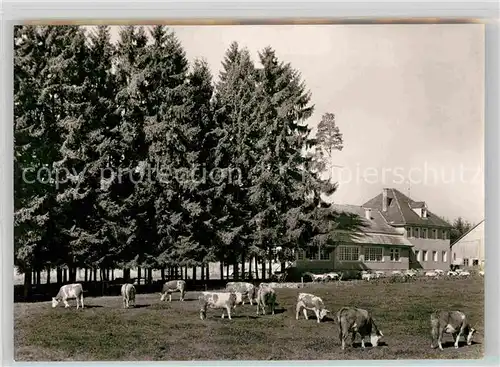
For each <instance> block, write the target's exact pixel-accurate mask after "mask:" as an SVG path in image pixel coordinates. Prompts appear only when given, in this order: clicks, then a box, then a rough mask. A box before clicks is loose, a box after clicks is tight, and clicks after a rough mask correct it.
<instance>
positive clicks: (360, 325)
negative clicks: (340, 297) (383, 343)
mask: <svg viewBox="0 0 500 367" xmlns="http://www.w3.org/2000/svg"><path fill="white" fill-rule="evenodd" d="M337 321H338V323H339V331H340V333H339V338H340V341H341V342H342V349H345V344H346V340H347V337H348V336H349V334H351V345H352V344H353V343H354V340H355V339H356V333H359V335H361V347H362V348H364V347H365V337H367V336H369V337H370V342H371V344H372V346H373V347H376V346H378V342H379V340H380V338H381V337H383V336H384V334H382V331H380V330H379V329H378V328H377V326H376V325H375V322H374V321H373V319H372V317H371V315H370V313H369V312H368V311H366V310H363V309H361V308H352V307H342V308H341V309H340V310H339V311H338V312H337Z"/></svg>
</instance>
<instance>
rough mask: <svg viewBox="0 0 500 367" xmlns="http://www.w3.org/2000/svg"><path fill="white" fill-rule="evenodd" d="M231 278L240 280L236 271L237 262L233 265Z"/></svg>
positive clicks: (238, 271)
mask: <svg viewBox="0 0 500 367" xmlns="http://www.w3.org/2000/svg"><path fill="white" fill-rule="evenodd" d="M233 278H234V279H240V270H239V269H238V261H235V262H234V263H233Z"/></svg>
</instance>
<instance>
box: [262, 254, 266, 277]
mask: <svg viewBox="0 0 500 367" xmlns="http://www.w3.org/2000/svg"><path fill="white" fill-rule="evenodd" d="M264 279H266V258H265V257H264V258H263V259H262V280H264Z"/></svg>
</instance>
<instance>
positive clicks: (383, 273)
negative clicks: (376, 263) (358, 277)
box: [375, 270, 385, 278]
mask: <svg viewBox="0 0 500 367" xmlns="http://www.w3.org/2000/svg"><path fill="white" fill-rule="evenodd" d="M375 276H376V277H377V278H381V277H384V276H385V272H383V271H381V270H377V271H376V272H375Z"/></svg>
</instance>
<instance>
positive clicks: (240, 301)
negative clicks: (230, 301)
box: [234, 292, 243, 305]
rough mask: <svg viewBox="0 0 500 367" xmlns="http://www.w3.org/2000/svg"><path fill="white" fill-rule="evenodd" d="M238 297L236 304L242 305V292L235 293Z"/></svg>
mask: <svg viewBox="0 0 500 367" xmlns="http://www.w3.org/2000/svg"><path fill="white" fill-rule="evenodd" d="M234 294H235V295H236V304H237V305H241V304H242V303H243V293H241V292H234Z"/></svg>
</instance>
